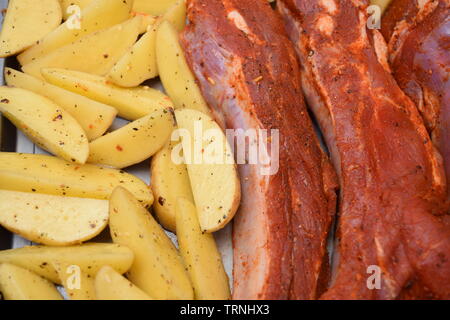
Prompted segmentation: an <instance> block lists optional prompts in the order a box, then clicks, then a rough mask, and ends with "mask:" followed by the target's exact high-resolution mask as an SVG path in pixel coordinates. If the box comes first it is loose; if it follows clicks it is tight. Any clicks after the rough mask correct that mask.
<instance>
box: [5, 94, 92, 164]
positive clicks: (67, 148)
mask: <svg viewBox="0 0 450 320" xmlns="http://www.w3.org/2000/svg"><path fill="white" fill-rule="evenodd" d="M0 112H2V113H3V115H4V116H5V117H7V118H8V119H9V120H10V121H11V122H12V123H14V125H15V126H16V127H17V128H18V129H20V130H21V131H22V132H23V133H24V134H25V135H27V136H28V137H29V138H30V139H31V140H32V141H33V142H34V143H36V144H37V145H39V146H40V147H42V148H43V149H45V150H47V151H49V152H51V153H53V154H55V155H57V156H59V157H61V158H63V159H65V160H68V161H71V162H74V163H85V162H86V159H87V157H88V154H89V144H88V139H87V137H86V133H85V132H84V131H83V129H82V128H81V127H80V125H79V124H78V122H76V120H75V119H74V118H73V117H72V116H71V115H70V114H69V113H68V112H67V111H65V110H63V109H62V108H61V107H59V106H58V105H56V104H55V103H53V102H52V101H50V100H49V99H47V98H45V97H42V96H40V95H37V94H35V93H33V92H31V91H27V90H23V89H20V88H10V87H0Z"/></svg>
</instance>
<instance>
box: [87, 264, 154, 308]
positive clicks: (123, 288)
mask: <svg viewBox="0 0 450 320" xmlns="http://www.w3.org/2000/svg"><path fill="white" fill-rule="evenodd" d="M95 292H96V296H97V300H153V299H152V298H150V296H149V295H148V294H146V293H145V292H144V291H142V290H141V289H139V288H138V287H136V286H135V285H134V284H132V283H131V282H130V281H128V280H127V279H126V278H125V277H124V276H122V275H121V274H119V273H117V271H116V270H114V269H113V268H111V267H110V266H104V267H103V268H101V269H100V270H99V271H98V273H97V275H96V277H95Z"/></svg>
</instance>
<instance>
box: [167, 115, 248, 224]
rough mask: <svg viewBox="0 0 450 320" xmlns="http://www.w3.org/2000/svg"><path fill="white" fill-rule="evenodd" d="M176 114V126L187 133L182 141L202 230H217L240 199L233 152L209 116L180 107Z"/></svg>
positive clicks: (227, 218)
mask: <svg viewBox="0 0 450 320" xmlns="http://www.w3.org/2000/svg"><path fill="white" fill-rule="evenodd" d="M175 117H176V119H177V123H178V128H179V129H184V130H185V133H189V134H187V135H182V139H181V140H182V145H183V154H184V157H185V161H186V163H187V169H188V173H189V180H190V182H191V187H192V193H193V195H194V199H195V204H196V207H197V209H198V216H199V221H200V225H201V228H202V231H204V232H214V231H217V230H219V229H221V228H223V227H225V225H226V224H227V223H228V222H229V221H230V220H231V219H232V218H233V217H234V214H235V213H236V211H237V209H238V207H239V203H240V199H241V187H240V182H239V178H238V173H237V169H236V165H235V163H234V157H233V152H232V150H231V147H230V145H229V143H228V141H227V139H226V137H225V134H224V133H223V132H222V130H221V128H220V127H219V125H218V124H217V123H216V122H215V121H214V120H213V119H212V118H210V117H209V116H207V115H205V114H203V113H201V112H200V111H197V110H192V109H181V110H176V111H175Z"/></svg>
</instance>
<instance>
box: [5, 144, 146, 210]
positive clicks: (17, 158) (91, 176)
mask: <svg viewBox="0 0 450 320" xmlns="http://www.w3.org/2000/svg"><path fill="white" fill-rule="evenodd" d="M117 186H123V187H125V188H127V190H130V192H131V193H133V195H134V196H135V197H136V198H137V199H138V200H139V201H140V202H141V203H142V205H143V206H145V207H150V206H151V205H152V203H153V194H152V192H151V190H150V188H149V187H148V186H147V185H146V184H145V183H144V182H143V181H142V180H140V179H139V178H137V177H136V176H133V175H131V174H128V173H126V172H124V171H119V170H114V169H108V168H101V167H98V166H94V165H91V164H85V165H77V164H72V163H69V162H67V161H64V160H61V159H58V158H56V157H52V156H47V155H39V154H20V153H8V152H0V189H6V190H16V191H23V192H38V193H45V194H53V195H60V196H68V197H80V198H94V199H109V197H110V196H111V193H112V191H113V190H114V188H116V187H117Z"/></svg>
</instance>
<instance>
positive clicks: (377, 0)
mask: <svg viewBox="0 0 450 320" xmlns="http://www.w3.org/2000/svg"><path fill="white" fill-rule="evenodd" d="M390 3H391V0H370V4H372V5H377V6H379V7H380V9H381V13H382V14H383V13H384V11H385V10H386V8H387V7H388V6H389V4H390Z"/></svg>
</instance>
